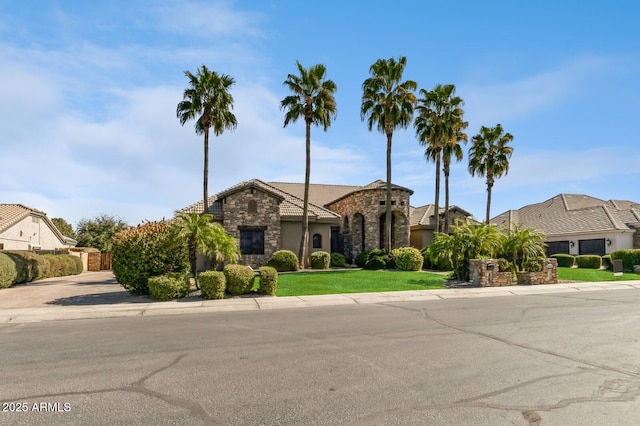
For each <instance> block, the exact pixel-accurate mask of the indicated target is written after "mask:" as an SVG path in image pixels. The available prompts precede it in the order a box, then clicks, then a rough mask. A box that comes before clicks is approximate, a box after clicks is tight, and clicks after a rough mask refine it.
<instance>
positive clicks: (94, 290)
mask: <svg viewBox="0 0 640 426" xmlns="http://www.w3.org/2000/svg"><path fill="white" fill-rule="evenodd" d="M151 301H152V300H151V299H149V298H148V297H141V296H133V295H131V294H130V293H129V292H128V291H126V290H125V289H124V287H122V286H121V285H120V284H118V283H117V282H116V279H115V277H114V276H113V273H112V272H111V271H100V272H84V273H82V274H80V275H71V276H68V277H57V278H47V279H44V280H39V281H34V282H31V283H24V284H18V285H15V286H13V287H9V288H5V289H2V290H0V309H20V308H43V307H50V306H87V305H111V304H126V303H149V302H151Z"/></svg>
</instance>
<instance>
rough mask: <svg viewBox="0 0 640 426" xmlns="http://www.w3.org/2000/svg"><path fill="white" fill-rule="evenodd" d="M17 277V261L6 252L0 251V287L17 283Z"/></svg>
mask: <svg viewBox="0 0 640 426" xmlns="http://www.w3.org/2000/svg"><path fill="white" fill-rule="evenodd" d="M17 279H18V269H17V265H16V263H15V262H14V261H13V259H12V258H11V257H9V256H8V255H7V254H6V253H0V288H7V287H11V286H12V285H13V284H16V283H17Z"/></svg>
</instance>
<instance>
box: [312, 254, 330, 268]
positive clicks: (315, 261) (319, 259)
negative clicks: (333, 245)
mask: <svg viewBox="0 0 640 426" xmlns="http://www.w3.org/2000/svg"><path fill="white" fill-rule="evenodd" d="M330 264H331V255H330V254H329V253H327V252H326V251H314V252H313V253H311V268H312V269H329V265H330Z"/></svg>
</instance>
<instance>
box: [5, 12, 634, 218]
mask: <svg viewBox="0 0 640 426" xmlns="http://www.w3.org/2000/svg"><path fill="white" fill-rule="evenodd" d="M638 8H639V6H637V5H636V4H635V2H631V1H612V2H593V1H580V2H578V1H575V2H574V1H564V2H557V1H537V2H514V1H506V0H505V1H485V2H478V1H458V2H441V1H438V2H436V1H402V0H400V1H397V2H382V1H366V2H365V1H352V2H345V1H338V0H328V1H323V2H300V1H288V0H287V1H276V0H272V1H269V0H264V1H263V0H255V1H254V0H246V1H215V0H213V1H203V2H198V1H162V0H159V1H135V0H134V1H131V0H127V1H120V0H111V1H109V2H79V1H75V0H74V1H72V0H58V1H55V0H54V1H37V0H23V1H21V2H2V3H1V4H0V63H1V64H2V66H1V67H0V99H1V100H2V102H0V116H1V117H2V119H1V120H0V173H1V174H2V178H1V179H0V202H3V203H23V204H26V205H28V206H30V207H34V208H37V209H41V210H44V211H45V212H47V214H48V215H49V216H50V217H63V218H65V219H66V220H67V221H69V222H70V223H71V224H72V225H75V224H76V223H77V222H78V221H79V220H80V219H82V218H92V217H95V216H97V215H99V214H102V213H106V214H111V215H115V216H118V217H121V218H123V219H124V220H125V221H127V222H128V223H129V224H132V225H133V224H137V223H139V222H141V221H142V220H158V219H161V218H163V217H170V216H172V214H173V212H174V211H175V210H177V209H180V208H182V207H184V206H186V205H189V204H191V203H193V202H195V201H197V200H199V199H200V198H201V196H202V157H203V155H202V137H201V136H197V135H196V134H195V132H194V131H193V125H192V124H191V123H188V124H186V125H185V126H184V127H182V126H181V125H180V124H179V122H178V120H177V118H176V116H175V109H176V105H177V103H178V102H179V101H180V100H181V97H182V91H183V90H184V88H185V87H186V83H187V81H186V78H185V77H184V74H183V71H185V70H191V71H195V70H196V69H197V67H198V66H200V65H202V64H205V65H207V66H208V67H209V68H211V69H213V70H216V71H218V72H220V73H224V74H229V75H231V76H232V77H234V78H235V80H236V85H235V86H234V87H233V90H232V94H233V95H234V98H235V109H234V113H235V114H236V117H237V119H238V128H237V130H236V131H235V132H228V133H225V134H223V135H222V136H220V137H218V138H212V140H211V148H210V159H211V166H210V176H209V192H210V194H213V193H215V192H217V191H220V190H222V189H224V188H226V187H228V186H231V185H233V184H235V183H237V182H239V181H242V180H246V179H251V178H254V177H256V178H259V179H262V180H265V181H287V182H289V181H294V182H302V181H303V180H304V125H303V123H302V122H298V123H295V124H292V125H290V126H289V127H287V128H283V120H284V113H283V112H282V111H280V109H279V102H280V100H281V99H282V98H283V97H284V96H286V95H287V94H288V93H287V92H286V90H285V88H284V87H283V85H282V82H283V81H284V80H285V78H286V76H287V74H288V73H293V72H296V68H295V61H296V60H299V61H300V62H301V63H302V64H303V65H304V66H306V67H308V66H311V65H313V64H316V63H323V64H325V65H326V67H327V76H328V78H331V79H332V80H334V81H335V82H336V84H337V86H338V91H337V93H336V101H337V105H338V116H337V119H336V120H335V121H334V123H333V125H332V126H331V127H330V128H329V130H328V131H327V132H323V131H322V129H320V128H313V129H312V140H313V142H312V170H311V180H312V182H313V183H331V184H349V185H354V184H355V185H365V184H367V183H369V182H371V181H373V180H375V179H385V137H384V136H383V135H382V134H380V133H377V132H375V131H374V132H369V131H368V130H367V128H366V125H365V123H363V122H362V121H361V119H360V102H361V95H362V92H361V90H362V89H361V85H362V82H363V81H364V80H365V79H366V78H367V77H368V76H369V74H368V73H369V66H370V65H371V64H372V63H373V62H375V61H376V60H377V59H379V58H389V57H398V56H406V57H407V62H408V63H407V68H406V70H405V78H407V79H412V80H415V81H416V82H417V83H418V85H419V87H420V88H425V89H428V90H429V89H432V88H433V86H435V85H436V84H437V83H442V84H447V83H452V84H455V85H456V87H457V94H458V95H459V96H460V97H462V98H463V99H464V100H465V118H466V119H467V121H468V122H469V128H468V129H467V133H468V134H469V138H470V139H471V137H472V136H473V135H475V134H476V133H477V132H478V130H479V128H480V126H482V125H484V126H494V125H495V124H497V123H501V124H502V126H503V127H504V129H505V131H508V132H510V133H511V134H513V136H514V141H513V144H512V145H513V147H514V154H513V157H512V159H511V168H510V171H509V174H508V175H507V176H503V177H502V178H500V179H499V180H497V182H496V184H495V186H494V191H493V202H492V209H491V213H492V216H495V215H497V214H499V213H501V212H503V211H505V210H508V209H511V208H513V209H517V208H520V207H522V206H524V205H526V204H530V203H535V202H541V201H544V200H546V199H548V198H551V197H553V196H555V195H557V194H559V193H584V194H589V195H592V196H595V197H600V198H604V199H630V200H634V201H636V202H638V201H640V144H638V135H637V125H636V123H637V116H638V112H639V111H640V86H639V83H638V69H640V43H639V41H640V30H639V29H638V25H637V18H638V16H639V13H638V12H639V11H638ZM467 149H468V146H467V147H466V148H465V152H466V151H467ZM392 172H393V181H394V183H397V184H400V185H404V186H407V187H409V188H411V189H413V190H414V191H415V193H414V195H413V197H412V204H413V205H416V206H418V205H423V204H427V203H432V202H433V199H434V175H435V168H434V165H433V164H431V163H427V162H426V161H425V160H424V156H423V148H421V147H420V146H419V145H418V142H417V139H416V138H415V132H414V131H413V129H412V128H409V129H407V130H397V131H396V133H395V134H394V139H393V167H392ZM443 196H444V194H443V193H442V195H441V197H443ZM441 199H443V198H441ZM451 203H452V204H456V205H459V206H461V207H463V208H465V209H466V210H468V211H470V212H471V213H473V214H474V216H475V217H476V218H478V219H482V218H484V209H485V203H486V186H485V182H484V179H482V178H479V177H475V178H474V177H471V176H470V175H469V173H468V172H467V158H466V156H465V159H464V160H463V161H462V162H461V163H458V164H455V165H454V166H453V168H452V175H451Z"/></svg>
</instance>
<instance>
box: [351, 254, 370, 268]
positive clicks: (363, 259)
mask: <svg viewBox="0 0 640 426" xmlns="http://www.w3.org/2000/svg"><path fill="white" fill-rule="evenodd" d="M367 260H369V251H363V252H360V253H358V255H357V256H356V258H355V260H354V261H355V263H356V266H357V267H358V268H364V265H365V263H367Z"/></svg>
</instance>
